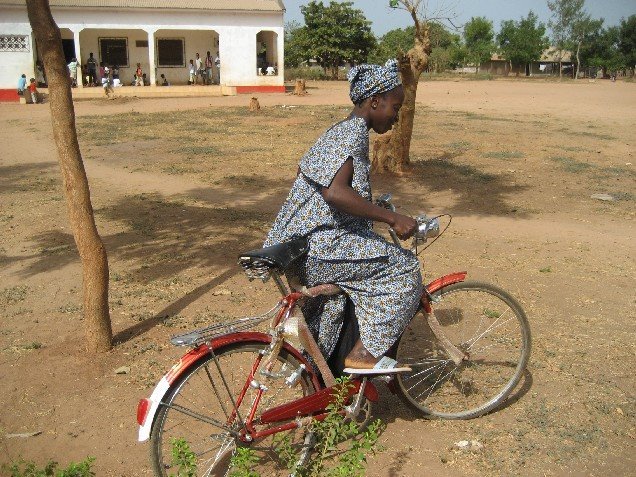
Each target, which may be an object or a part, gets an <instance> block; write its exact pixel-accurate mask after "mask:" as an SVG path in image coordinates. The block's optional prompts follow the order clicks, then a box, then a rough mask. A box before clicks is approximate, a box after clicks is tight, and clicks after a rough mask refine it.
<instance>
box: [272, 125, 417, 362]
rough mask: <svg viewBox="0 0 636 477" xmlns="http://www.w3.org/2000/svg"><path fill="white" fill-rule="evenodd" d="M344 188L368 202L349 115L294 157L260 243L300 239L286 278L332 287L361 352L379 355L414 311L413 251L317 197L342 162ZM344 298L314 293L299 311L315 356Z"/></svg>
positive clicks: (359, 132) (357, 134) (332, 332)
mask: <svg viewBox="0 0 636 477" xmlns="http://www.w3.org/2000/svg"><path fill="white" fill-rule="evenodd" d="M349 158H352V160H353V181H352V184H351V186H352V188H353V189H354V190H355V191H356V192H357V193H358V194H360V195H361V196H362V197H364V198H365V199H367V200H369V201H370V200H371V183H370V177H369V176H370V166H371V165H370V162H369V131H368V128H367V125H366V123H365V121H364V119H362V118H359V117H355V116H353V117H350V118H348V119H346V120H344V121H342V122H340V123H338V124H336V125H334V126H332V127H331V128H330V129H329V130H328V131H327V132H325V133H324V134H323V135H322V136H321V137H320V138H319V139H318V141H316V143H315V144H314V145H313V146H312V147H311V148H310V149H309V151H308V152H307V153H306V154H305V155H304V156H303V157H302V159H301V160H300V172H299V174H298V177H297V178H296V181H295V182H294V185H293V186H292V188H291V191H290V192H289V196H288V197H287V199H286V200H285V203H284V204H283V207H282V208H281V210H280V212H279V213H278V216H277V217H276V220H275V221H274V224H273V226H272V228H271V230H270V231H269V234H268V235H267V239H266V241H265V244H264V246H265V247H268V246H271V245H274V244H277V243H282V242H284V241H287V240H291V239H293V238H298V237H307V239H308V241H309V252H308V254H307V256H306V258H305V259H304V260H302V261H300V262H299V263H296V264H295V267H294V269H293V270H290V271H289V272H288V273H289V274H293V275H296V276H298V278H299V279H300V282H301V283H303V284H304V285H306V286H309V287H311V286H315V285H319V284H323V283H335V284H337V285H338V286H340V287H341V288H342V289H343V290H344V292H345V293H346V295H347V296H348V297H349V298H350V299H351V301H352V302H353V304H354V307H355V315H356V318H357V320H358V324H359V327H360V338H361V339H362V343H363V344H364V346H365V348H366V349H367V350H369V352H370V353H371V354H372V355H373V356H375V357H380V356H382V355H383V354H384V353H386V352H387V350H388V349H389V348H390V347H391V346H392V345H393V343H395V341H396V340H397V339H398V338H399V336H400V334H401V333H402V331H403V330H404V328H405V327H406V325H407V324H408V322H409V321H410V320H411V318H412V317H413V315H414V314H415V312H416V311H417V307H418V303H419V300H420V296H421V293H422V277H421V274H420V267H419V263H418V260H417V258H416V257H415V255H413V253H411V252H410V251H408V250H404V249H402V248H400V247H398V246H396V245H395V244H392V243H389V242H387V241H386V240H385V239H384V238H382V237H381V236H380V235H378V234H377V233H375V232H374V231H373V223H372V221H370V220H368V219H363V218H360V217H355V216H352V215H349V214H347V213H344V212H341V211H339V210H337V209H335V208H333V207H331V206H329V204H327V202H325V200H324V199H323V197H322V195H321V189H322V187H329V186H330V185H331V182H332V180H333V178H334V177H335V175H336V173H337V172H338V171H339V170H340V168H341V167H342V165H343V164H344V163H345V161H347V159H349ZM345 305H346V297H345V296H343V295H336V296H319V297H316V298H313V299H309V300H307V301H306V303H305V304H304V305H303V308H302V310H303V314H304V315H305V319H306V320H307V324H308V325H309V328H310V329H311V331H312V333H313V334H314V337H315V338H316V341H317V342H318V345H319V346H320V349H321V351H322V352H323V354H324V355H325V357H329V356H330V355H331V353H332V352H333V351H334V349H335V346H336V343H337V341H338V336H339V334H340V330H341V328H342V323H343V318H344V311H345Z"/></svg>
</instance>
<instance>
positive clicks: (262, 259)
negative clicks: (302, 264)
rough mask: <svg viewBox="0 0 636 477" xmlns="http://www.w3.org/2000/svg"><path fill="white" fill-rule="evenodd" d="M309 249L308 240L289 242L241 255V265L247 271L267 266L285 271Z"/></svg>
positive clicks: (301, 239)
mask: <svg viewBox="0 0 636 477" xmlns="http://www.w3.org/2000/svg"><path fill="white" fill-rule="evenodd" d="M308 249H309V243H308V242H307V239H306V238H299V239H294V240H289V241H287V242H283V243H280V244H277V245H273V246H271V247H266V248H261V249H259V250H251V251H249V252H245V253H242V254H241V255H239V263H240V264H241V266H242V267H243V268H244V269H246V270H247V269H251V268H256V267H263V266H265V267H267V268H278V269H279V270H280V271H285V270H286V269H287V268H288V267H289V265H291V263H292V262H293V261H294V260H297V259H299V258H300V257H302V256H303V255H305V254H306V253H307V250H308Z"/></svg>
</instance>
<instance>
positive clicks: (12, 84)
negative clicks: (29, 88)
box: [0, 7, 35, 90]
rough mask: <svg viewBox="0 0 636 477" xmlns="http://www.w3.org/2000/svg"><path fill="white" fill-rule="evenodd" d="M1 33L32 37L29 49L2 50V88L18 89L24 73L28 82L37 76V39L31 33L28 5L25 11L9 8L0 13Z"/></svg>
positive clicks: (0, 82)
mask: <svg viewBox="0 0 636 477" xmlns="http://www.w3.org/2000/svg"><path fill="white" fill-rule="evenodd" d="M25 22H26V24H25ZM0 35H27V36H28V37H29V39H30V41H29V44H30V46H29V51H19V52H14V51H0V65H2V67H1V68H0V88H3V89H15V90H17V88H18V78H19V77H20V76H22V74H25V75H26V77H27V84H28V83H29V78H35V59H34V58H35V51H34V50H35V40H34V39H33V36H32V35H31V26H30V25H29V22H28V18H27V15H26V7H25V9H24V12H22V11H21V10H17V9H8V11H6V12H5V11H2V12H1V13H0Z"/></svg>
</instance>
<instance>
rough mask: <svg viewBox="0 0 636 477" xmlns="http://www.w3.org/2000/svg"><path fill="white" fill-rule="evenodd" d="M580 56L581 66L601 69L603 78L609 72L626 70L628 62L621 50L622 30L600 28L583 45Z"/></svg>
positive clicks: (617, 28)
mask: <svg viewBox="0 0 636 477" xmlns="http://www.w3.org/2000/svg"><path fill="white" fill-rule="evenodd" d="M580 56H581V64H582V65H586V66H591V67H594V68H599V69H600V70H601V77H605V76H607V73H608V72H609V71H616V70H618V69H621V68H624V67H625V65H626V61H625V57H624V55H623V54H622V53H621V50H620V28H619V27H615V26H614V27H610V28H607V29H605V28H602V27H599V28H598V29H597V30H596V31H594V32H592V34H591V35H590V37H589V41H588V42H586V43H585V44H584V45H582V47H581V53H580Z"/></svg>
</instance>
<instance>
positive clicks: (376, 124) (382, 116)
mask: <svg viewBox="0 0 636 477" xmlns="http://www.w3.org/2000/svg"><path fill="white" fill-rule="evenodd" d="M403 102H404V89H403V88H402V86H398V87H397V88H395V89H392V90H391V91H389V92H388V93H386V94H383V95H378V96H373V97H371V128H372V129H373V130H374V131H375V132H377V133H378V134H384V133H386V132H388V131H390V130H391V128H392V127H393V124H395V123H396V122H397V120H398V118H399V113H400V108H401V107H402V103H403Z"/></svg>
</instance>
